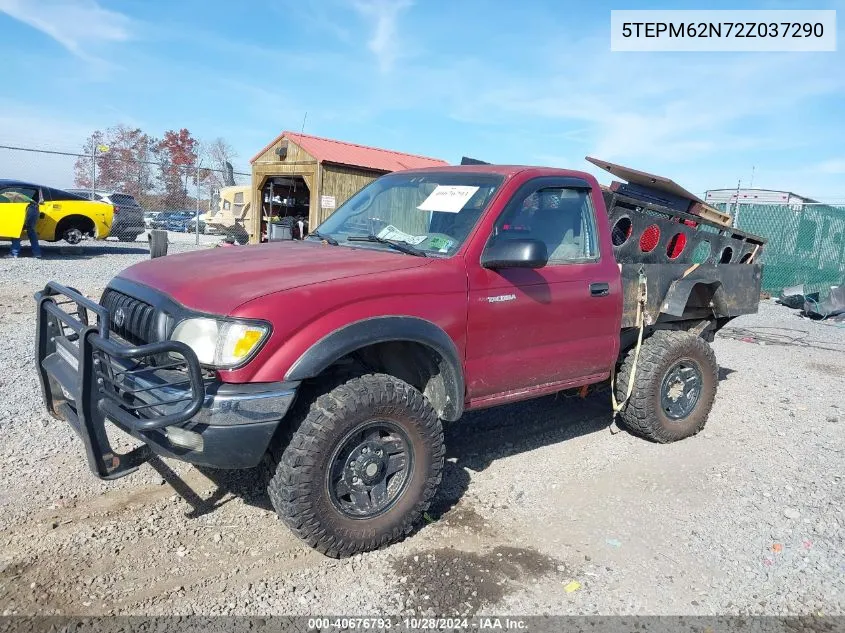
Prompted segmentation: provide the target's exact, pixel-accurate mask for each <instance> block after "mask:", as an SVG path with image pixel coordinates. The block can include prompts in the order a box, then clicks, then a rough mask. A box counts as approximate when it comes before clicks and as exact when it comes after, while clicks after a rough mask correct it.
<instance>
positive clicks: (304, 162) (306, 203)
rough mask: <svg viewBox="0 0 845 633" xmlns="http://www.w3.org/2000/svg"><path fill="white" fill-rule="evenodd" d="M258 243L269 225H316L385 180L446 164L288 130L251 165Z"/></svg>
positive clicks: (253, 231) (254, 235) (253, 229)
mask: <svg viewBox="0 0 845 633" xmlns="http://www.w3.org/2000/svg"><path fill="white" fill-rule="evenodd" d="M250 163H251V164H252V199H253V200H254V201H255V204H254V207H255V208H256V209H259V208H260V209H261V213H252V215H251V218H252V226H251V227H250V231H249V232H250V234H251V236H252V241H260V239H261V238H260V236H261V235H263V234H264V233H265V230H266V226H267V223H268V222H270V221H271V220H273V221H276V220H281V219H282V218H292V219H297V220H298V219H307V221H308V226H309V227H316V226H317V225H318V224H320V223H321V222H322V221H323V220H325V219H326V218H327V217H329V216H330V215H331V214H332V213H334V211H335V209H337V207H339V206H340V205H341V204H343V203H344V202H346V201H347V200H348V199H349V198H351V197H352V196H353V195H354V194H355V193H357V192H358V191H359V190H360V189H362V188H363V187H364V186H365V185H367V184H369V183H370V182H372V181H373V180H375V179H376V178H378V177H379V176H382V175H384V174H387V173H390V172H393V171H400V170H403V169H417V168H421V167H435V166H439V165H446V164H447V163H446V161H443V160H440V159H437V158H429V157H427V156H417V155H415V154H406V153H403V152H396V151H392V150H387V149H380V148H377V147H367V146H365V145H356V144H354V143H346V142H344V141H336V140H333V139H327V138H320V137H318V136H310V135H307V134H300V133H298V132H287V131H286V132H282V133H281V134H280V135H279V136H278V137H276V138H275V139H274V140H273V141H271V142H270V143H269V144H268V145H267V146H266V147H265V148H264V149H262V150H261V151H260V152H258V154H256V155H255V156H254V157H253V158H252V160H251V161H250Z"/></svg>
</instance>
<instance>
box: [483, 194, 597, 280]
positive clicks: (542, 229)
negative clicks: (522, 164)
mask: <svg viewBox="0 0 845 633" xmlns="http://www.w3.org/2000/svg"><path fill="white" fill-rule="evenodd" d="M519 238H531V239H536V240H540V241H541V242H543V243H545V245H546V249H547V252H548V254H549V264H568V263H578V262H584V261H595V260H596V259H598V255H599V253H598V247H597V239H596V238H597V236H596V223H595V213H594V211H593V203H592V200H591V198H590V190H589V189H582V188H573V187H554V186H552V187H540V188H537V187H527V188H523V190H521V191H520V192H518V193H517V194H516V196H514V198H513V199H512V200H511V201H510V203H508V206H507V208H506V209H505V211H504V212H503V213H502V215H501V216H500V217H499V219H498V221H497V222H496V225H495V227H494V229H493V237H492V239H494V240H508V239H519Z"/></svg>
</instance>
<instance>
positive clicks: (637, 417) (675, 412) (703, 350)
mask: <svg viewBox="0 0 845 633" xmlns="http://www.w3.org/2000/svg"><path fill="white" fill-rule="evenodd" d="M633 362H634V352H633V350H631V351H630V352H629V353H628V355H627V356H626V358H625V360H624V361H623V363H622V367H621V369H620V371H619V375H618V376H617V380H616V390H617V391H616V397H617V399H623V398H624V397H625V390H626V388H627V386H628V382H629V380H630V377H631V373H632V371H633ZM718 374H719V365H718V364H717V363H716V356H715V354H714V353H713V349H712V348H711V347H710V346H709V345H708V344H707V342H706V341H704V340H703V339H702V338H701V337H699V336H696V335H695V334H690V333H689V332H684V331H669V330H662V331H658V332H655V333H654V334H653V335H652V336H651V337H650V338H648V339H647V340H645V341H644V342H643V345H642V349H641V350H640V358H639V361H638V363H637V370H636V375H635V377H634V379H635V383H634V390H633V392H632V394H631V399H630V400H629V401H628V404H627V405H626V406H625V408H624V409H623V410H622V411H621V413H620V417H621V422H622V423H623V425H624V426H625V427H626V428H627V429H628V430H630V431H631V432H633V433H635V434H637V435H640V436H642V437H645V438H648V439H650V440H653V441H655V442H660V443H667V442H674V441H676V440H680V439H683V438H685V437H689V436H690V435H695V434H696V433H698V432H699V431H700V430H701V429H703V428H704V424H705V423H706V422H707V416H708V415H709V413H710V409H711V408H712V406H713V401H714V400H715V398H716V386H717V385H718Z"/></svg>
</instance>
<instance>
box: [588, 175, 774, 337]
mask: <svg viewBox="0 0 845 633" xmlns="http://www.w3.org/2000/svg"><path fill="white" fill-rule="evenodd" d="M602 195H603V197H604V203H605V207H606V208H607V214H608V220H609V223H610V226H611V240H612V243H613V253H614V256H615V258H616V261H617V262H618V263H619V266H620V272H621V275H622V295H623V311H622V312H623V316H622V327H623V328H626V327H634V326H635V325H636V312H637V304H638V302H639V292H640V291H639V284H640V274H641V273H642V274H643V275H644V276H645V278H646V280H647V287H648V300H647V303H646V306H645V319H646V323H648V324H653V323H656V322H657V321H658V320H661V321H664V322H668V321H673V320H679V321H683V320H689V319H690V318H708V317H710V318H716V319H724V318H732V317H736V316H740V315H742V314H750V313H754V312H756V311H757V304H758V303H759V298H760V287H761V281H762V269H761V267H760V266H759V265H755V263H756V261H757V260H758V259H759V257H760V255H761V251H762V248H763V246H764V245H765V243H766V240H765V239H764V238H762V237H759V236H757V235H752V234H751V233H747V232H745V231H741V230H739V229H735V228H731V227H725V226H723V225H721V224H718V223H716V222H714V221H711V220H709V219H707V218H704V217H701V216H697V215H692V214H689V213H684V212H681V211H676V210H673V209H670V208H668V207H663V206H660V205H656V204H649V203H646V202H643V201H642V200H637V199H635V198H631V197H628V196H624V195H621V194H618V193H615V192H613V191H609V190H603V191H602ZM667 236H668V237H667ZM660 244H665V247H660V246H659V245H660ZM690 298H691V299H692V301H690V300H688V299H690Z"/></svg>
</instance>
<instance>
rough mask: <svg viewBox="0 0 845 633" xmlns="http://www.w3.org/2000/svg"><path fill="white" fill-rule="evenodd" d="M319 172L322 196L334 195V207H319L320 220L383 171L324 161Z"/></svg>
mask: <svg viewBox="0 0 845 633" xmlns="http://www.w3.org/2000/svg"><path fill="white" fill-rule="evenodd" d="M321 172H322V179H321V180H322V182H321V185H320V192H319V193H320V195H323V196H334V199H335V208H334V209H323V208H319V218H318V219H319V221H320V222H322V221H323V220H325V219H326V218H327V217H329V216H330V215H331V214H332V213H334V212H335V211H336V210H337V208H338V207H339V206H340V205H342V204H343V203H344V202H346V201H347V200H349V198H351V197H352V196H354V195H355V194H356V193H358V192H359V191H360V190H361V189H363V188H364V187H365V186H366V185H368V184H370V183H371V182H372V181H373V180H375V179H376V178H378V177H379V176H381V175H382V173H383V172H378V171H371V170H367V169H361V168H356V167H347V166H345V165H332V164H329V163H324V164H323V165H322V169H321ZM317 204H318V205H319V200H318V201H317ZM312 226H316V225H312Z"/></svg>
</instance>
